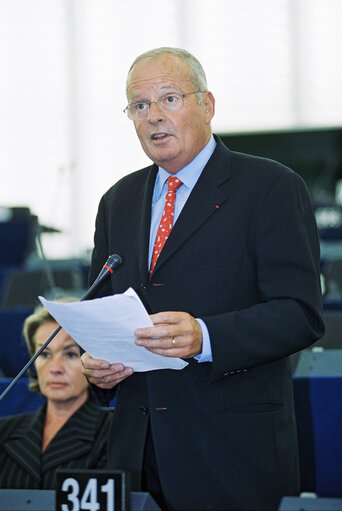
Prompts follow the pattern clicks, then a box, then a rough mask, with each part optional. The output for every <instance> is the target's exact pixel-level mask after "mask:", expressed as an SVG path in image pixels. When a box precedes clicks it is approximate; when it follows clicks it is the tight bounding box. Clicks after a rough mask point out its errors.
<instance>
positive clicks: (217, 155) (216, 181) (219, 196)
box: [152, 139, 231, 279]
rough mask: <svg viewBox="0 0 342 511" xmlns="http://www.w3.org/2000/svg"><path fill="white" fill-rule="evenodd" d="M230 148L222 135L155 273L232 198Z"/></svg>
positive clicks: (169, 239) (185, 206)
mask: <svg viewBox="0 0 342 511" xmlns="http://www.w3.org/2000/svg"><path fill="white" fill-rule="evenodd" d="M230 158H231V153H230V151H229V150H228V149H227V148H226V147H225V146H224V145H223V143H222V142H221V141H220V140H219V139H218V140H217V147H216V149H215V151H214V153H213V155H212V157H211V158H210V160H209V161H208V163H207V165H206V166H205V168H204V169H203V172H202V174H201V176H200V178H199V180H198V181H197V183H196V185H195V187H194V189H193V190H192V192H191V194H190V196H189V198H188V200H187V202H186V204H185V205H184V207H183V209H182V211H181V213H180V215H179V217H178V219H177V222H176V223H175V225H174V227H173V229H172V231H171V233H170V236H169V238H168V239H167V241H166V243H165V245H164V247H163V250H162V251H161V253H160V256H159V258H158V261H157V263H156V266H155V269H154V272H153V275H152V279H153V276H154V275H155V274H156V272H157V271H158V268H160V267H161V266H162V265H163V264H164V263H165V262H166V261H167V260H168V259H169V258H170V257H171V256H172V254H174V253H175V251H176V250H178V249H179V247H180V246H181V245H182V244H183V243H184V242H185V241H187V240H188V239H189V238H190V237H191V235H192V234H193V233H194V232H195V231H196V230H197V229H198V228H200V226H201V225H203V223H204V222H205V221H206V220H207V219H208V218H209V217H210V216H211V215H214V214H215V213H216V212H217V210H218V209H219V208H220V206H221V205H222V204H223V203H224V202H226V200H227V199H228V195H227V192H226V191H225V190H224V189H223V187H222V185H223V183H225V182H226V181H227V180H228V179H229V171H230Z"/></svg>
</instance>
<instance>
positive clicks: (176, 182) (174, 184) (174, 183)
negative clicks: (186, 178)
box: [167, 176, 183, 192]
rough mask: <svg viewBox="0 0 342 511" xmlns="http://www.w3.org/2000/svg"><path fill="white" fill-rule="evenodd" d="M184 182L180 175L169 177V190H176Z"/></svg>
mask: <svg viewBox="0 0 342 511" xmlns="http://www.w3.org/2000/svg"><path fill="white" fill-rule="evenodd" d="M182 184H183V183H182V181H181V180H180V179H179V178H178V177H176V176H172V177H169V178H168V180H167V191H168V192H176V191H177V190H178V188H179V187H180V186H181V185H182Z"/></svg>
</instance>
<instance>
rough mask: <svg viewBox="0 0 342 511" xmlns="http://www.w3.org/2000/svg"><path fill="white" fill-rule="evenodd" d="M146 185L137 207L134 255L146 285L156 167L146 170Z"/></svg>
mask: <svg viewBox="0 0 342 511" xmlns="http://www.w3.org/2000/svg"><path fill="white" fill-rule="evenodd" d="M147 172H148V175H147V179H146V183H145V185H144V187H143V189H142V194H141V198H140V205H139V207H138V211H139V218H138V220H137V231H136V232H137V234H136V245H135V246H136V254H137V258H138V266H139V276H140V282H142V283H143V284H147V281H148V252H149V241H150V226H151V209H152V195H153V189H154V183H155V180H156V175H157V172H158V167H157V166H156V165H152V166H151V167H149V168H148V169H147Z"/></svg>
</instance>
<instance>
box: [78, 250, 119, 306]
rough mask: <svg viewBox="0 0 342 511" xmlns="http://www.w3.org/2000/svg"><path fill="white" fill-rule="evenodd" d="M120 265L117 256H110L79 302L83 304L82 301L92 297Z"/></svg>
mask: <svg viewBox="0 0 342 511" xmlns="http://www.w3.org/2000/svg"><path fill="white" fill-rule="evenodd" d="M122 263H123V260H122V257H121V256H120V255H119V254H112V255H111V256H109V257H108V259H107V261H106V262H105V263H104V265H103V268H102V270H101V271H100V273H99V274H98V276H97V278H96V280H95V281H94V283H93V284H92V286H91V287H90V288H89V289H88V291H87V292H86V293H85V295H83V296H82V298H81V300H80V301H81V302H83V300H87V299H88V298H89V296H91V295H93V294H94V292H95V291H96V290H97V288H98V287H99V286H100V285H101V284H102V282H103V281H104V280H105V279H106V278H108V277H109V276H110V275H112V274H113V273H114V270H116V268H118V267H119V266H121V265H122Z"/></svg>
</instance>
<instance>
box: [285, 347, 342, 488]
mask: <svg viewBox="0 0 342 511" xmlns="http://www.w3.org/2000/svg"><path fill="white" fill-rule="evenodd" d="M293 383H294V397H295V408H296V419H297V429H298V444H299V461H300V469H301V491H302V492H314V493H316V494H317V495H319V496H320V497H340V496H342V462H341V461H342V400H341V395H342V349H337V350H324V351H322V352H314V351H311V350H305V351H303V352H302V353H301V355H300V359H299V362H298V365H297V369H296V372H295V374H294V378H293Z"/></svg>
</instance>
